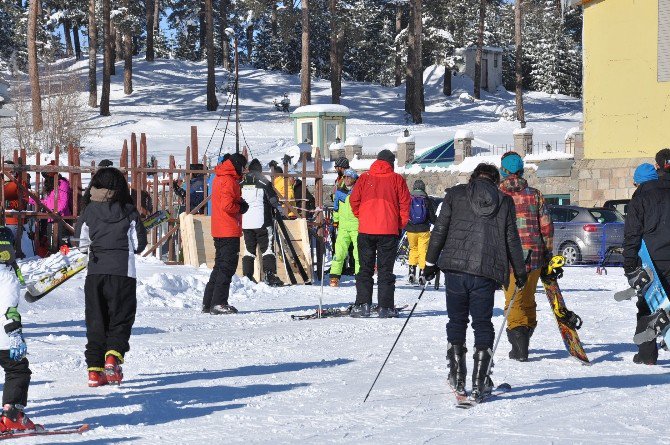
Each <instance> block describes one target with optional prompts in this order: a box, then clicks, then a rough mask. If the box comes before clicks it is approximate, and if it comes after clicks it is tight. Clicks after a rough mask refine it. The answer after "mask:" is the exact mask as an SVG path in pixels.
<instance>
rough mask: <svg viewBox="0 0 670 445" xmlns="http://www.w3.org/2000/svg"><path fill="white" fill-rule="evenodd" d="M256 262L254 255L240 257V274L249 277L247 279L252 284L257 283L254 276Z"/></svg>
mask: <svg viewBox="0 0 670 445" xmlns="http://www.w3.org/2000/svg"><path fill="white" fill-rule="evenodd" d="M255 263H256V257H253V256H249V255H245V256H243V257H242V275H244V276H245V277H247V278H249V281H251V282H253V283H254V284H256V283H257V281H256V279H255V278H254V265H255Z"/></svg>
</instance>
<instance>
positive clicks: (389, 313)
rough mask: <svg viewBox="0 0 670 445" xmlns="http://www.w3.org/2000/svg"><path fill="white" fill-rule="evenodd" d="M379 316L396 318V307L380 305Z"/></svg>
mask: <svg viewBox="0 0 670 445" xmlns="http://www.w3.org/2000/svg"><path fill="white" fill-rule="evenodd" d="M379 318H398V309H396V308H395V307H380V308H379Z"/></svg>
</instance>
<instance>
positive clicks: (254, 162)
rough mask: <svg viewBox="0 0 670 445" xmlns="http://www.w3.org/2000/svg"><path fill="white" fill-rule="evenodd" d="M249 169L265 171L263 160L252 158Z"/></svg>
mask: <svg viewBox="0 0 670 445" xmlns="http://www.w3.org/2000/svg"><path fill="white" fill-rule="evenodd" d="M249 171H250V172H252V171H253V172H262V171H263V166H262V165H261V161H259V160H258V159H256V158H254V159H252V160H251V162H250V163H249Z"/></svg>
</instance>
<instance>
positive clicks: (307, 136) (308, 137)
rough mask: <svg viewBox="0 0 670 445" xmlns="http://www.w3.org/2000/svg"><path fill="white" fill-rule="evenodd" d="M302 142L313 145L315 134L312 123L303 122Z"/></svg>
mask: <svg viewBox="0 0 670 445" xmlns="http://www.w3.org/2000/svg"><path fill="white" fill-rule="evenodd" d="M302 141H303V142H307V143H308V144H312V143H313V142H314V132H313V131H312V123H311V122H303V124H302Z"/></svg>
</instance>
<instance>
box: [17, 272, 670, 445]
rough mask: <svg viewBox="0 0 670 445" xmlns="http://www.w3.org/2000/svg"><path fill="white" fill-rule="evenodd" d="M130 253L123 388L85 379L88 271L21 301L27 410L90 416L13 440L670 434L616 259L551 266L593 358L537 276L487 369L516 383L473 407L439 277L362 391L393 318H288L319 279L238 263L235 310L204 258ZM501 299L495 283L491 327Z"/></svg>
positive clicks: (525, 438)
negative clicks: (463, 400)
mask: <svg viewBox="0 0 670 445" xmlns="http://www.w3.org/2000/svg"><path fill="white" fill-rule="evenodd" d="M138 269H139V273H140V277H139V282H138V286H139V288H138V300H139V307H138V311H137V320H136V323H135V327H134V330H133V337H132V338H131V351H130V352H129V353H128V355H127V362H126V365H125V368H124V371H125V380H124V384H123V385H122V386H121V387H120V388H109V387H103V388H97V389H93V388H88V387H87V386H86V365H85V363H84V354H83V351H84V345H85V343H86V339H85V328H84V323H83V318H84V296H83V284H84V275H83V274H80V275H78V276H75V277H74V278H72V279H71V280H70V281H68V282H66V283H65V284H63V285H62V286H61V287H60V288H59V289H57V290H56V291H54V293H53V294H51V295H49V296H47V297H45V298H44V299H43V300H40V301H39V302H37V303H34V304H27V303H22V304H21V306H20V310H21V313H22V315H23V321H24V324H25V326H26V328H25V332H26V336H27V341H28V345H29V352H30V355H29V358H30V361H31V367H32V370H33V383H32V386H31V390H30V402H29V407H28V409H29V413H30V414H31V415H32V416H33V418H34V419H35V420H36V421H39V422H42V423H44V424H46V425H48V426H51V427H64V426H67V425H75V424H81V423H90V424H91V427H92V430H91V431H90V432H87V433H85V434H84V435H83V436H64V437H57V436H54V437H48V438H39V439H35V438H31V439H29V440H23V442H22V443H56V442H58V443H75V442H78V443H87V444H93V443H147V444H155V443H168V444H171V443H174V444H176V443H200V444H206V443H240V442H244V443H273V444H275V443H297V442H301V443H429V442H430V443H462V442H463V441H467V443H492V442H496V443H519V444H521V443H524V444H527V443H533V444H535V443H610V444H611V443H626V444H629V443H670V439H669V438H668V436H667V430H666V426H665V424H664V423H663V421H662V420H661V421H659V408H661V409H662V407H663V406H665V402H666V401H667V393H668V390H670V375H669V373H668V365H669V364H670V361H669V360H668V357H669V355H668V353H667V352H661V355H660V361H659V366H655V367H649V366H641V365H635V364H633V362H632V356H633V354H634V351H635V348H634V346H633V345H632V334H633V330H634V319H635V308H634V305H633V303H630V302H629V303H616V302H614V300H613V299H612V295H613V293H614V291H616V290H619V289H621V288H623V287H625V279H624V277H623V275H622V272H621V269H618V268H614V267H612V268H609V275H602V276H601V275H597V274H596V273H595V269H594V268H593V267H585V268H569V269H567V271H566V274H565V277H564V278H563V279H562V281H561V286H562V288H563V292H564V295H565V299H566V302H567V304H568V307H569V308H570V309H572V310H574V311H575V312H577V313H578V314H579V315H580V316H581V317H582V318H583V320H584V326H583V328H582V329H581V331H580V335H581V337H582V339H583V341H584V344H585V349H586V351H587V353H588V355H589V357H590V358H591V360H592V362H593V366H590V367H585V366H581V365H580V364H578V363H577V362H576V361H575V360H573V359H571V358H570V357H569V356H568V354H567V352H566V351H565V350H564V348H563V345H562V342H561V339H560V336H559V334H558V329H557V327H556V324H555V321H554V320H553V318H552V317H553V316H552V314H551V311H550V309H549V306H548V304H547V302H546V299H545V297H544V294H543V293H542V292H541V291H539V292H538V295H537V302H538V321H539V326H538V328H537V330H536V332H535V335H534V336H533V338H532V343H531V348H532V352H531V360H530V361H529V362H528V363H518V362H515V361H511V360H509V359H508V358H507V352H508V350H509V346H508V344H507V341H506V339H503V341H502V342H501V347H500V349H499V351H498V354H497V360H496V366H495V369H494V374H493V379H494V381H495V382H496V383H502V382H503V381H504V382H508V383H510V384H511V385H512V387H513V391H512V392H510V393H508V394H506V395H504V396H502V397H499V398H497V399H495V400H491V401H490V402H487V403H485V404H484V405H481V406H479V407H476V408H475V409H473V410H469V411H462V410H459V409H457V408H455V407H454V406H453V402H454V398H453V395H452V394H451V392H450V391H449V389H448V387H447V385H446V375H447V367H446V361H445V353H446V346H447V342H446V336H445V332H444V324H445V322H446V320H447V316H446V311H445V301H444V290H443V288H442V289H440V291H434V290H429V291H427V292H426V294H425V295H424V297H423V299H422V300H421V302H420V303H419V306H418V309H417V311H416V312H415V315H414V316H413V317H412V319H411V320H410V322H409V325H408V326H407V328H406V330H405V332H404V334H403V336H402V338H401V340H400V342H399V344H398V346H397V347H396V350H395V352H394V354H393V356H392V357H391V359H390V360H389V363H388V364H387V366H386V369H385V370H384V373H383V374H382V376H381V378H380V380H379V382H378V383H377V387H376V389H375V390H374V392H373V393H372V395H371V396H370V399H369V400H368V401H367V403H365V404H363V403H362V401H363V397H364V396H365V393H366V391H367V390H368V388H369V386H370V384H371V382H372V380H373V379H374V376H375V375H376V373H377V371H378V370H379V366H380V365H381V363H382V361H383V360H384V358H385V356H386V354H387V352H388V350H389V348H390V347H391V345H392V343H393V341H394V339H395V337H396V335H397V334H398V332H399V330H400V328H401V326H402V324H403V323H404V321H405V320H404V319H403V318H401V319H396V320H380V319H376V318H371V319H350V318H335V319H324V320H310V321H293V320H291V317H290V315H291V314H302V313H308V312H310V311H312V310H314V307H315V305H316V304H317V301H318V295H319V291H320V289H319V287H317V286H298V287H286V288H280V289H271V288H268V287H267V286H265V285H263V284H259V285H251V284H249V282H247V281H246V280H243V281H238V280H237V279H235V280H236V281H235V282H234V284H233V295H232V297H231V303H232V304H234V305H235V306H236V307H237V308H238V309H239V310H240V313H239V314H237V315H230V316H211V315H205V314H201V313H200V301H201V295H202V292H203V289H204V285H205V283H206V281H207V278H208V273H209V271H208V270H207V269H205V268H200V269H195V268H192V267H187V266H165V265H162V264H161V263H159V262H157V261H156V260H153V259H144V260H141V263H140V264H139V265H138ZM403 271H404V269H403V268H401V266H400V264H399V263H398V264H397V269H396V273H397V274H401V273H403ZM418 293H419V289H418V288H417V287H411V286H409V285H407V284H405V283H404V282H402V281H400V280H399V282H398V289H397V294H396V304H398V305H402V304H410V305H411V304H413V302H414V301H415V299H416V297H417V296H418ZM354 295H355V288H354V286H353V282H352V281H346V282H345V283H344V286H343V287H342V288H340V289H330V288H328V287H326V288H325V292H324V302H325V303H326V304H327V305H328V306H329V307H339V306H345V305H347V304H348V303H349V302H352V301H353V300H354ZM375 299H376V297H375ZM502 301H503V296H502V293H501V292H498V293H497V295H496V309H495V311H494V316H495V317H494V320H493V321H494V325H495V327H496V330H497V329H498V327H499V326H500V323H501V322H502ZM406 315H407V313H405V316H406ZM471 343H472V337H471V336H470V337H469V340H468V344H469V346H471ZM470 367H471V365H470Z"/></svg>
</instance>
